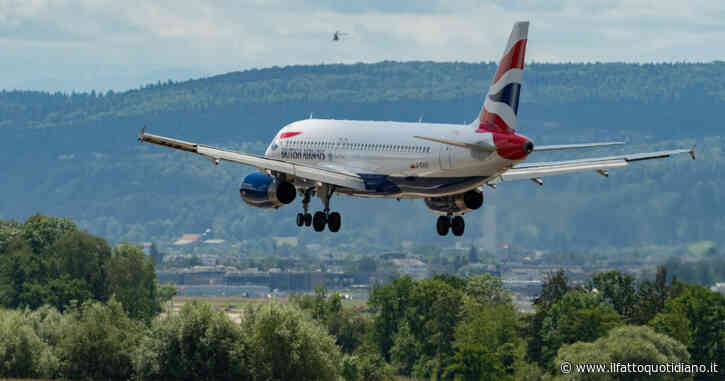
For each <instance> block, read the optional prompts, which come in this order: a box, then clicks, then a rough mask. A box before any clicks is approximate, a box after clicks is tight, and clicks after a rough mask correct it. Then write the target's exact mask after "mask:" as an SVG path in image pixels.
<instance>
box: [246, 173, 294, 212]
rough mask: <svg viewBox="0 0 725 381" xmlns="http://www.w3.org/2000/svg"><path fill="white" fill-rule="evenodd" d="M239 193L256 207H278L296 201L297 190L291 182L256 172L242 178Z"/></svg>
mask: <svg viewBox="0 0 725 381" xmlns="http://www.w3.org/2000/svg"><path fill="white" fill-rule="evenodd" d="M239 195H240V196H241V197H242V200H244V202H246V203H247V204H249V205H251V206H253V207H255V208H264V209H269V208H275V209H276V208H279V207H280V206H282V205H286V204H289V203H291V202H292V201H294V200H295V196H296V195H297V190H296V189H295V187H294V185H292V184H291V183H289V182H286V181H279V180H277V179H276V178H274V177H271V176H268V175H266V174H264V173H261V172H256V173H252V174H250V175H247V177H245V178H244V180H242V184H241V185H240V186H239Z"/></svg>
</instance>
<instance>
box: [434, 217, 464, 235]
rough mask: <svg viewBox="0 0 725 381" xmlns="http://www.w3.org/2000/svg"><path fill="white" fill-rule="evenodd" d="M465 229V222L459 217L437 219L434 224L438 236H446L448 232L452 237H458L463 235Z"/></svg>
mask: <svg viewBox="0 0 725 381" xmlns="http://www.w3.org/2000/svg"><path fill="white" fill-rule="evenodd" d="M465 229H466V222H465V221H464V220H463V217H461V216H455V217H451V215H450V214H449V215H446V216H440V217H438V222H437V223H436V230H438V234H439V235H447V234H448V230H450V231H451V232H452V233H453V235H454V236H456V237H460V236H462V235H463V231H464V230H465Z"/></svg>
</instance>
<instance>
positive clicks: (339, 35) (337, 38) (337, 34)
mask: <svg viewBox="0 0 725 381" xmlns="http://www.w3.org/2000/svg"><path fill="white" fill-rule="evenodd" d="M343 36H347V33H345V32H340V31H339V30H336V31H335V33H334V34H333V35H332V41H340V40H341V39H342V37H343Z"/></svg>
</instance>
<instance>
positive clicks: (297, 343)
mask: <svg viewBox="0 0 725 381" xmlns="http://www.w3.org/2000/svg"><path fill="white" fill-rule="evenodd" d="M242 329H243V332H245V334H247V335H248V337H249V341H248V343H249V347H250V348H252V349H253V351H252V352H251V356H252V358H251V363H250V369H251V370H252V374H253V375H254V379H256V380H299V381H304V380H330V381H332V380H337V379H338V377H339V376H340V364H341V358H340V349H339V348H338V347H337V346H336V345H335V339H334V338H333V337H332V336H330V335H328V334H327V332H326V329H325V328H323V327H322V326H320V325H319V324H318V323H317V322H315V321H314V320H313V319H311V318H310V317H309V316H307V315H306V314H304V313H303V312H302V311H301V310H299V309H298V308H296V307H294V306H291V305H282V304H275V303H273V304H268V305H263V306H257V307H249V308H248V309H247V310H246V311H245V314H244V318H243V320H242Z"/></svg>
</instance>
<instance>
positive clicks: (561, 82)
mask: <svg viewBox="0 0 725 381" xmlns="http://www.w3.org/2000/svg"><path fill="white" fill-rule="evenodd" d="M495 69H496V64H494V63H476V64H473V63H462V62H454V63H435V62H390V61H388V62H380V63H376V64H355V65H317V66H289V67H284V68H278V67H275V68H268V69H253V70H247V71H243V72H235V73H229V74H224V75H218V76H214V77H211V78H204V79H199V80H189V81H184V82H176V83H175V82H172V81H167V82H164V83H161V82H158V83H156V84H149V85H146V86H144V87H142V88H140V89H136V90H130V91H126V92H121V93H114V92H112V91H109V92H107V93H96V92H91V93H72V94H62V93H54V94H51V93H45V92H34V91H2V92H0V113H1V114H2V115H3V116H4V117H3V118H0V127H9V126H13V127H36V128H40V127H57V126H72V125H74V124H78V123H86V122H87V121H88V120H91V121H97V122H102V121H104V120H107V119H110V118H119V117H136V116H139V115H144V114H149V113H152V114H158V113H165V112H174V111H189V110H194V111H199V112H204V111H207V110H210V109H214V108H219V107H227V106H235V105H236V106H240V105H245V104H274V103H285V102H295V101H296V102H320V103H324V102H332V103H356V104H377V103H381V102H390V101H399V100H412V101H417V100H425V101H443V102H445V101H450V100H453V99H460V98H463V97H470V96H475V97H480V96H481V93H482V91H483V90H484V89H486V88H488V85H489V84H490V81H491V78H492V77H493V73H494V72H495ZM524 81H525V82H524V86H525V92H524V93H523V94H524V95H522V102H524V103H542V102H544V101H545V102H547V103H554V104H570V103H573V102H585V103H590V102H597V103H601V102H605V103H618V102H638V103H644V104H648V103H663V102H664V103H667V102H686V103H689V102H693V101H695V99H692V98H693V96H694V97H696V98H697V100H707V101H708V102H713V101H715V102H722V101H725V94H723V92H722V90H721V89H722V88H723V85H725V63H723V62H714V63H698V64H693V63H678V64H668V63H662V64H624V63H595V64H573V63H570V64H540V63H532V64H528V65H527V66H526V74H525V76H524Z"/></svg>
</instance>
